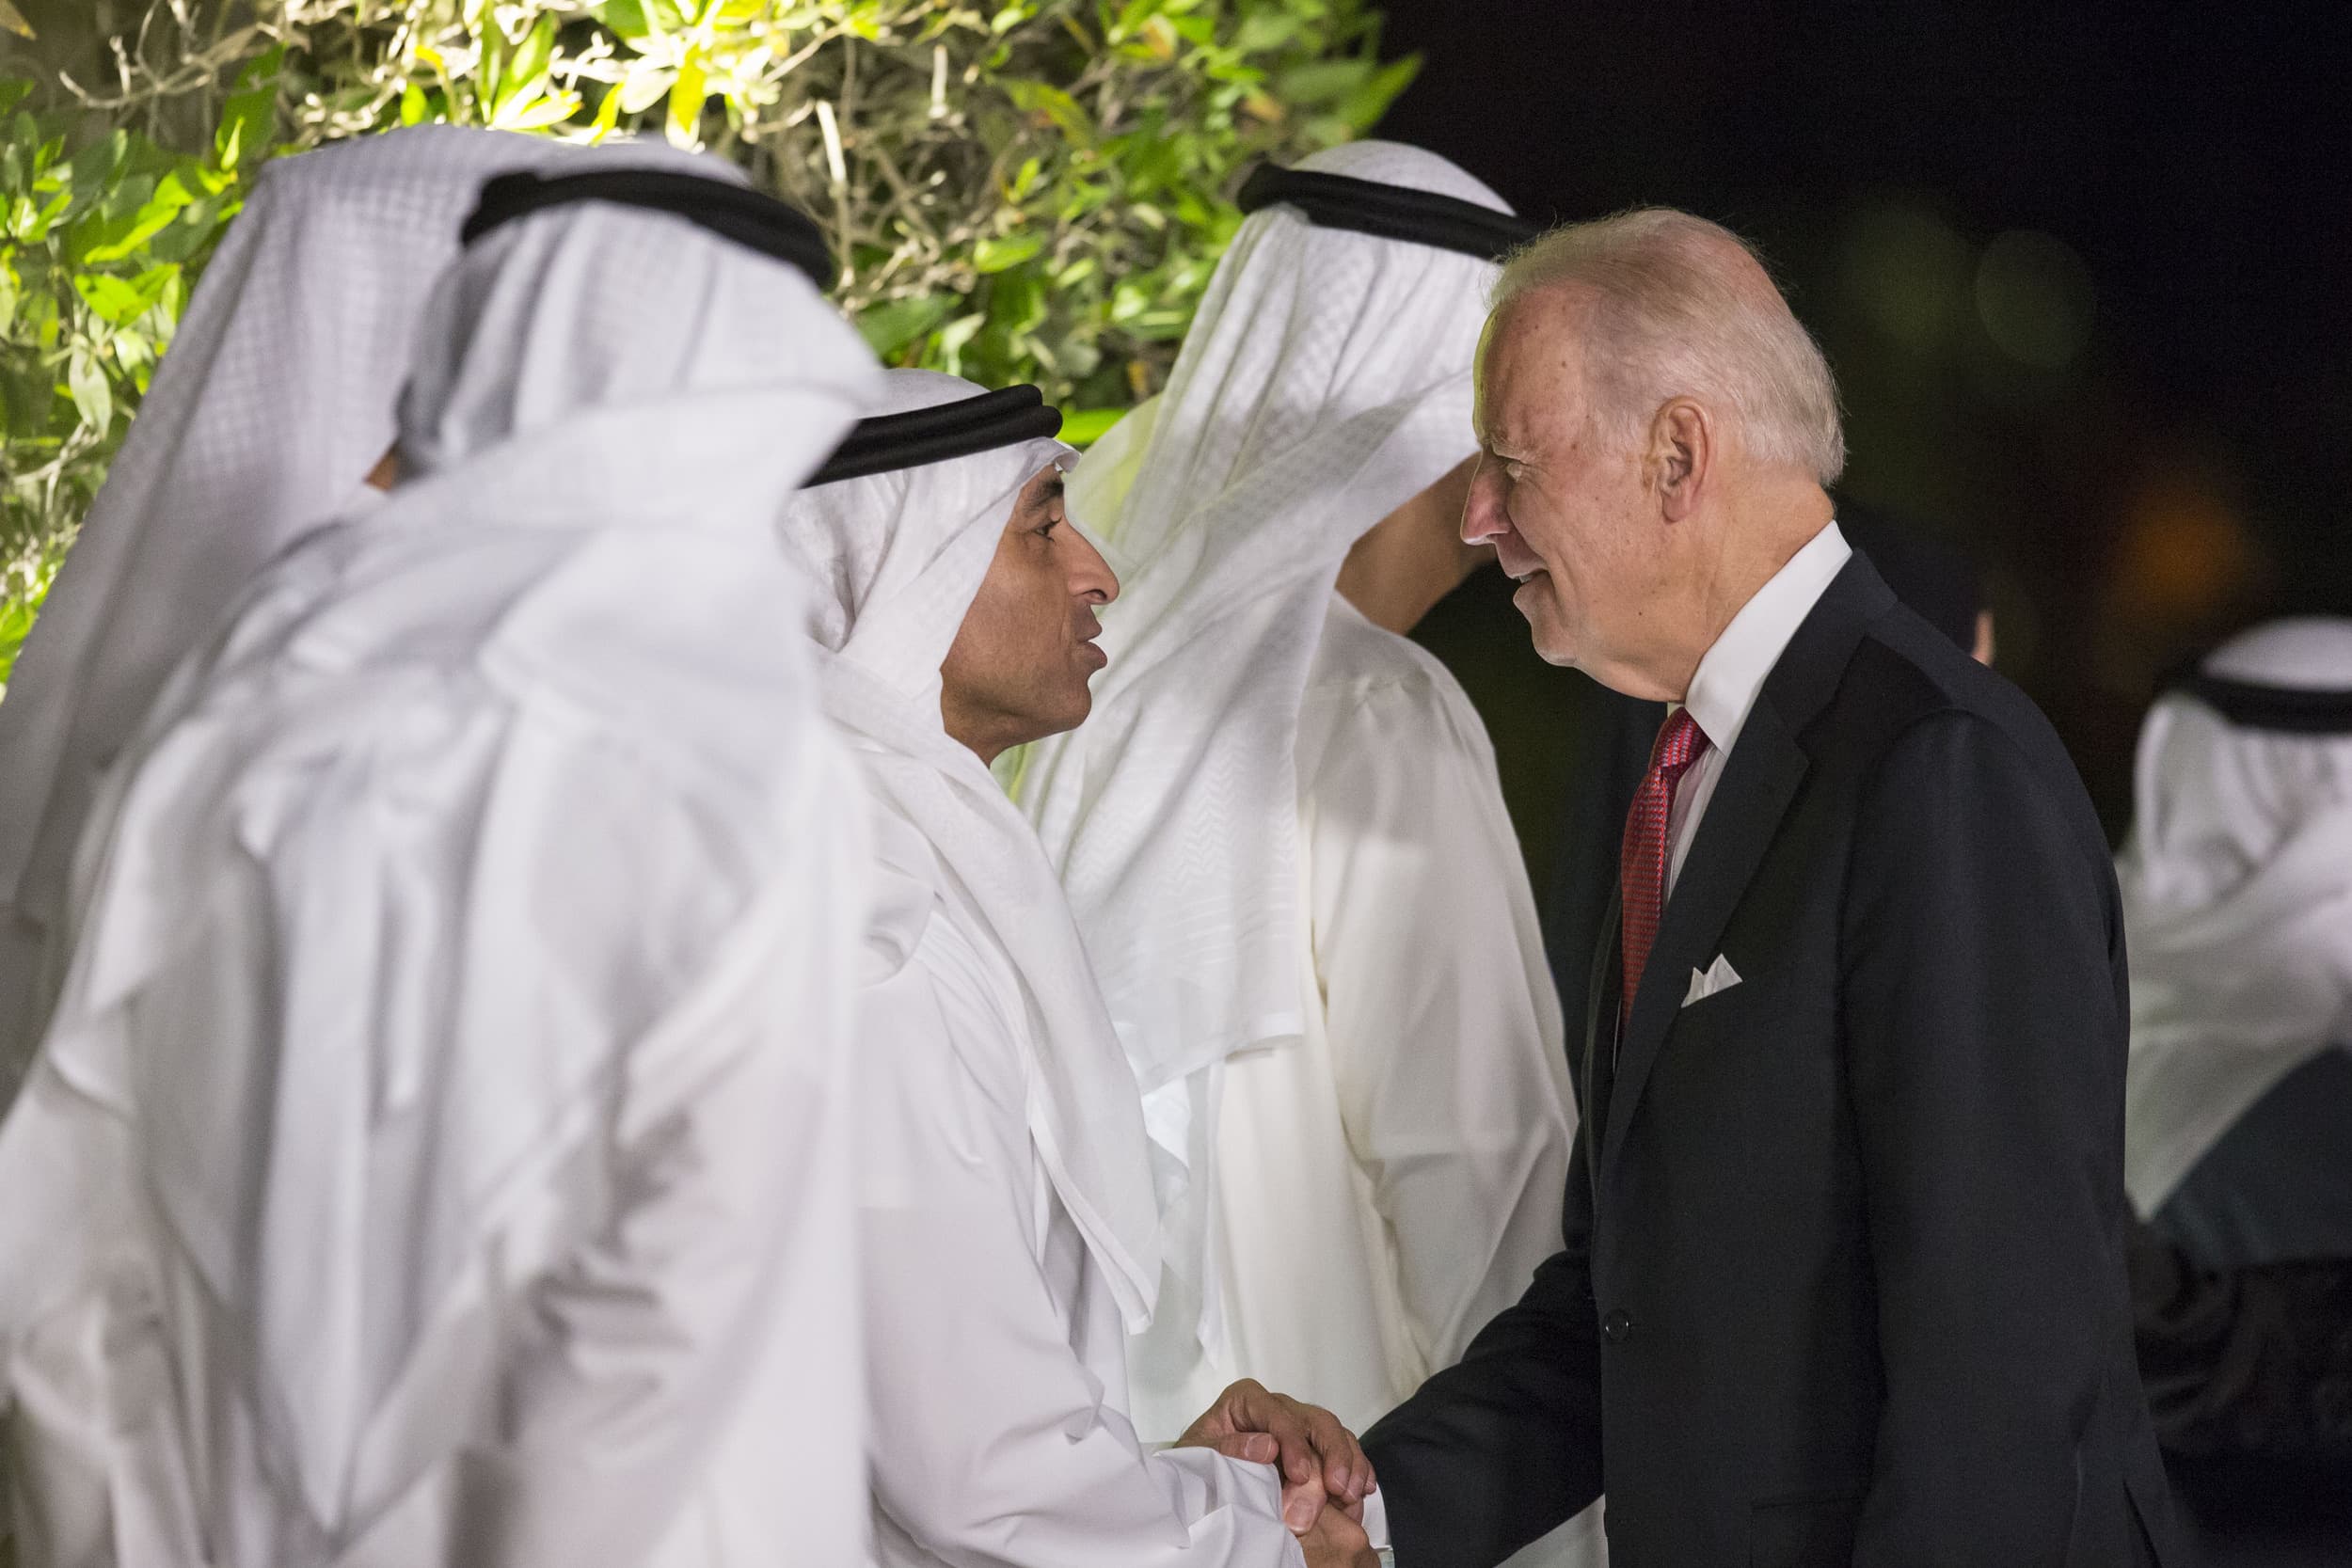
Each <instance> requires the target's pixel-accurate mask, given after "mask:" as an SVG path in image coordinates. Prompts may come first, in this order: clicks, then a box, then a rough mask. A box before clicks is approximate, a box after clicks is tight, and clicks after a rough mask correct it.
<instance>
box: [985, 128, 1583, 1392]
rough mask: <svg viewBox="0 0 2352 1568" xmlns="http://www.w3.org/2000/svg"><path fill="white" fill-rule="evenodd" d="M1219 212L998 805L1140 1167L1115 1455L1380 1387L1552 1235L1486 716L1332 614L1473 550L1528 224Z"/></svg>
mask: <svg viewBox="0 0 2352 1568" xmlns="http://www.w3.org/2000/svg"><path fill="white" fill-rule="evenodd" d="M1242 203H1243V205H1244V206H1245V207H1246V208H1251V209H1253V211H1252V213H1251V215H1250V216H1249V217H1248V220H1247V221H1245V222H1244V224H1243V225H1242V228H1241V231H1240V233H1239V234H1238V235H1237V236H1236V237H1235V239H1234V242H1233V245H1232V248H1231V249H1230V250H1229V251H1228V252H1227V253H1226V256H1225V259H1224V261H1222V262H1221V263H1220V264H1219V266H1218V268H1217V273H1216V278H1215V280H1214V281H1213V282H1212V283H1211V285H1210V288H1209V293H1208V297H1207V299H1206V301H1205V302H1204V303H1203V305H1202V307H1201V310H1200V316H1199V318H1198V320H1197V321H1196V322H1195V323H1194V325H1193V328H1192V331H1191V333H1190V335H1189V336H1188V337H1187V338H1186V339H1185V341H1184V350H1183V353H1182V354H1181V356H1179V357H1178V359H1177V363H1176V368H1175V371H1174V373H1173V374H1172V375H1171V376H1170V378H1169V381H1168V390H1167V392H1166V393H1165V394H1163V395H1162V396H1161V397H1159V398H1158V399H1157V400H1155V401H1154V402H1152V403H1150V404H1145V405H1144V406H1143V407H1142V408H1140V409H1138V410H1137V411H1136V413H1135V414H1133V415H1131V416H1130V417H1129V418H1128V420H1126V421H1125V422H1123V423H1122V424H1120V426H1118V427H1117V428H1115V429H1114V430H1113V431H1112V432H1111V433H1110V434H1109V435H1108V436H1105V437H1104V440H1103V441H1102V443H1101V444H1100V445H1098V446H1097V447H1096V448H1095V449H1094V450H1093V451H1091V452H1089V454H1088V456H1087V458H1086V460H1085V462H1084V463H1082V464H1081V465H1080V467H1079V468H1078V471H1077V473H1076V475H1075V476H1074V478H1073V495H1072V505H1073V510H1074V515H1075V516H1076V518H1077V520H1078V521H1079V522H1080V523H1081V524H1082V525H1084V526H1086V527H1088V528H1089V529H1093V530H1096V531H1099V532H1100V533H1101V534H1102V535H1103V537H1104V539H1105V540H1106V541H1107V543H1108V547H1109V548H1110V550H1111V552H1112V553H1113V555H1114V557H1115V559H1116V560H1117V561H1118V562H1120V566H1121V568H1122V571H1123V573H1124V576H1125V579H1126V583H1127V591H1126V594H1125V595H1124V596H1123V598H1122V599H1121V601H1120V604H1119V605H1118V606H1117V607H1115V609H1114V610H1113V611H1112V612H1111V613H1110V614H1109V615H1108V616H1106V621H1107V624H1108V632H1107V634H1106V646H1107V647H1109V649H1110V651H1111V663H1110V668H1109V669H1108V670H1106V671H1105V672H1104V673H1103V674H1102V675H1101V676H1100V677H1098V678H1097V680H1096V682H1095V698H1096V711H1095V713H1094V715H1093V716H1092V717H1091V718H1090V719H1089V720H1088V721H1087V723H1086V725H1085V726H1084V727H1083V728H1081V729H1080V730H1078V731H1077V732H1076V734H1074V735H1073V736H1070V737H1068V739H1067V740H1065V741H1061V742H1057V743H1055V744H1052V745H1049V746H1045V747H1041V748H1039V749H1038V751H1037V752H1036V754H1035V755H1034V756H1032V757H1031V758H1030V759H1029V762H1028V764H1027V767H1026V769H1025V773H1024V775H1023V776H1022V777H1021V779H1020V780H1019V782H1018V788H1019V792H1020V798H1021V800H1022V802H1023V804H1024V806H1025V809H1026V810H1027V811H1028V812H1029V814H1030V816H1031V817H1032V818H1033V819H1034V820H1035V821H1036V822H1037V823H1038V824H1039V828H1040V832H1041V836H1042V837H1043V839H1044V841H1045V844H1046V846H1047V848H1048V850H1049V852H1050V853H1052V854H1053V855H1054V857H1055V858H1056V861H1057V864H1058V865H1059V867H1060V869H1061V873H1062V879H1063V882H1064V884H1065V885H1066V886H1067V887H1068V888H1069V889H1070V893H1071V899H1072V903H1073V907H1074V908H1075V910H1076V911H1077V913H1078V922H1079V928H1080V929H1081V930H1083V931H1084V932H1085V933H1086V936H1087V942H1088V947H1089V951H1090V952H1091V953H1092V954H1093V955H1094V958H1095V961H1096V964H1097V967H1098V969H1099V971H1100V972H1101V974H1102V975H1103V977H1104V990H1105V994H1106V995H1107V996H1108V998H1109V1001H1110V1004H1111V1008H1112V1016H1113V1018H1114V1019H1115V1020H1116V1021H1117V1023H1118V1026H1119V1030H1120V1038H1121V1039H1122V1041H1123V1042H1124V1044H1125V1046H1126V1049H1127V1053H1128V1056H1129V1059H1130V1060H1131V1061H1132V1062H1133V1063H1134V1064H1135V1068H1136V1077H1137V1079H1138V1081H1139V1083H1140V1085H1141V1088H1142V1091H1143V1095H1144V1105H1145V1112H1144V1116H1145V1121H1146V1124H1147V1126H1148V1127H1149V1129H1150V1132H1151V1134H1152V1142H1153V1145H1154V1150H1153V1153H1154V1159H1155V1162H1156V1164H1157V1176H1158V1180H1159V1200H1160V1206H1161V1213H1162V1219H1163V1234H1164V1241H1165V1244H1166V1246H1167V1248H1168V1257H1167V1267H1168V1282H1167V1284H1166V1286H1165V1287H1164V1289H1163V1291H1162V1297H1161V1306H1160V1311H1159V1313H1158V1315H1157V1317H1156V1318H1155V1319H1154V1320H1153V1323H1152V1329H1151V1332H1150V1333H1149V1334H1148V1335H1146V1336H1144V1337H1143V1338H1140V1339H1139V1340H1138V1341H1137V1342H1136V1345H1135V1346H1134V1347H1133V1349H1132V1352H1131V1356H1130V1363H1131V1365H1132V1367H1133V1369H1134V1371H1135V1377H1136V1408H1137V1411H1138V1413H1139V1416H1138V1419H1139V1421H1140V1424H1141V1426H1142V1430H1143V1431H1144V1433H1145V1435H1147V1436H1152V1437H1168V1436H1171V1435H1173V1434H1174V1432H1175V1430H1176V1428H1177V1426H1178V1425H1179V1424H1180V1423H1181V1422H1182V1420H1183V1419H1184V1411H1186V1410H1188V1409H1191V1408H1194V1407H1196V1406H1197V1405H1198V1403H1199V1402H1200V1400H1202V1399H1204V1398H1207V1397H1208V1396H1209V1395H1210V1394H1212V1393H1214V1392H1215V1391H1216V1387H1217V1386H1219V1385H1220V1384H1221V1383H1223V1382H1224V1381H1225V1380H1227V1379H1228V1378H1230V1377H1232V1376H1234V1375H1236V1373H1237V1372H1239V1371H1241V1370H1248V1371H1251V1372H1254V1373H1257V1374H1259V1375H1261V1376H1263V1377H1265V1378H1266V1379H1267V1380H1268V1381H1270V1382H1274V1383H1277V1384H1278V1385H1279V1386H1284V1387H1291V1388H1295V1389H1296V1390H1297V1391H1298V1392H1299V1393H1301V1394H1303V1395H1306V1396H1308V1397H1310V1398H1312V1399H1314V1400H1317V1401H1318V1402H1324V1403H1327V1404H1329V1405H1330V1406H1331V1407H1332V1408H1333V1409H1335V1410H1336V1411H1338V1412H1339V1413H1340V1414H1341V1415H1342V1417H1343V1418H1345V1419H1347V1420H1349V1421H1368V1420H1370V1419H1372V1418H1375V1417H1377V1416H1378V1415H1379V1414H1380V1413H1382V1412H1383V1411H1385V1410H1387V1409H1389V1408H1390V1407H1391V1405H1393V1404H1394V1403H1395V1402H1397V1401H1398V1400H1400V1399H1403V1398H1404V1397H1405V1396H1406V1394H1408V1393H1410V1392H1411V1391H1412V1390H1413V1388H1414V1387H1416V1386H1418V1385H1419V1384H1420V1382H1421V1381H1422V1378H1424V1377H1426V1376H1427V1375H1428V1374H1429V1372H1430V1371H1431V1370H1434V1369H1436V1368H1438V1367H1442V1366H1445V1365H1446V1364H1448V1363H1449V1362H1451V1361H1452V1360H1453V1359H1454V1357H1455V1356H1456V1355H1458V1354H1460V1353H1461V1350H1462V1347H1463V1346H1464V1345H1465V1344H1467V1343H1468V1342H1469V1340H1470V1336H1471V1335H1472V1334H1474V1333H1476V1332H1477V1330H1478V1328H1479V1327H1480V1325H1481V1324H1483V1323H1485V1322H1486V1319H1487V1318H1488V1317H1490V1316H1492V1315H1493V1314H1494V1313H1495V1312H1496V1311H1498V1310H1500V1309H1501V1308H1502V1307H1503V1306H1505V1305H1507V1304H1508V1303H1509V1302H1510V1301H1512V1300H1513V1299H1514V1298H1515V1297H1516V1296H1517V1295H1518V1291H1520V1290H1522V1289H1523V1288H1524V1287H1525V1285H1526V1283H1527V1281H1528V1279H1529V1277H1530V1276H1531V1275H1532V1274H1533V1272H1534V1267H1535V1265H1536V1264H1537V1263H1538V1262H1540V1261H1541V1260H1542V1259H1543V1258H1545V1257H1546V1256H1547V1255H1549V1253H1550V1252H1551V1251H1552V1250H1553V1249H1554V1248H1555V1247H1556V1246H1557V1245H1558V1243H1559V1213H1560V1195H1561V1191H1562V1187H1563V1185H1564V1183H1565V1176H1566V1159H1567V1150H1568V1144H1569V1140H1570V1136H1571V1134H1572V1132H1573V1129H1574V1121H1575V1113H1574V1108H1573V1103H1572V1101H1571V1095H1570V1087H1569V1084H1568V1079H1567V1074H1566V1068H1565V1055H1564V1053H1563V1048H1562V1043H1561V1025H1560V1017H1559V1011H1558V1006H1557V1004H1556V1002H1555V1001H1554V998H1553V995H1552V990H1551V985H1550V980H1549V975H1548V974H1547V973H1546V971H1545V969H1544V962H1543V952H1542V942H1541V938H1540V935H1539V932H1538V928H1537V925H1536V921H1535V912H1534V898H1533V896H1532V895H1531V894H1530V893H1529V890H1528V885H1527V873H1526V870H1525V867H1524V864H1523V863H1522V862H1521V860H1520V858H1519V851H1518V842H1517V840H1516V839H1515V838H1514V836H1513V834H1512V831H1511V825H1510V822H1509V819H1508V818H1507V817H1506V816H1505V815H1504V811H1503V805H1502V791H1501V788H1500V785H1499V784H1498V782H1497V779H1496V775H1495V766H1494V758H1493V753H1492V752H1491V750H1490V749H1489V747H1488V744H1487V740H1486V731H1485V730H1484V728H1483V727H1482V726H1481V724H1480V722H1479V720H1478V717H1477V715H1476V714H1475V712H1474V711H1472V709H1471V707H1470V703H1469V700H1468V699H1467V698H1466V697H1465V696H1464V695H1463V693H1462V690H1461V689H1460V687H1459V686H1457V685H1456V684H1455V682H1454V679H1453V677H1452V676H1451V675H1449V674H1448V673H1446V671H1445V669H1444V667H1443V666H1441V665H1440V664H1438V661H1437V660H1436V659H1435V658H1434V657H1431V656H1430V655H1429V654H1427V653H1426V652H1424V651H1423V650H1422V649H1421V648H1419V647H1416V646H1415V645H1414V644H1412V643H1411V642H1408V641H1406V640H1405V639H1404V638H1403V637H1401V636H1399V635H1397V632H1396V630H1391V629H1384V627H1382V626H1378V625H1375V623H1374V622H1373V621H1372V620H1371V619H1369V618H1368V616H1367V614H1366V613H1365V612H1364V611H1363V610H1359V608H1358V607H1357V606H1356V605H1353V604H1351V603H1350V602H1349V601H1348V600H1347V599H1346V598H1344V597H1342V596H1339V595H1337V594H1334V593H1333V586H1334V582H1335V579H1340V580H1341V581H1342V583H1343V587H1345V588H1352V589H1353V590H1354V591H1355V592H1357V593H1359V594H1361V595H1362V597H1363V599H1364V602H1365V606H1366V608H1367V609H1369V610H1371V611H1372V612H1373V613H1376V614H1378V615H1380V616H1381V617H1382V618H1383V619H1384V620H1387V621H1389V622H1390V623H1391V626H1394V627H1396V628H1397V629H1398V630H1401V629H1402V628H1403V627H1405V626H1409V625H1410V624H1411V623H1412V622H1413V621H1415V620H1418V619H1419V618H1420V615H1421V614H1422V611H1423V610H1426V609H1427V608H1428V607H1429V605H1431V604H1433V603H1435V602H1436V600H1437V599H1438V597H1440V596H1441V595H1442V594H1445V593H1446V592H1447V591H1448V590H1450V589H1452V588H1453V587H1454V585H1455V584H1456V583H1458V582H1459V581H1460V579H1461V578H1462V576H1463V575H1464V573H1465V572H1466V571H1467V570H1468V569H1469V567H1470V565H1472V564H1473V563H1474V562H1476V560H1477V559H1478V558H1479V556H1478V553H1475V552H1470V551H1468V550H1466V548H1465V547H1464V546H1462V544H1461V543H1460V539H1459V532H1458V530H1459V517H1460V510H1461V504H1462V498H1463V495H1464V493H1465V487H1466V485H1467V482H1468V479H1469V467H1468V465H1469V462H1470V457H1471V454H1472V452H1473V449H1474V441H1473V437H1472V436H1471V433H1470V361H1471V358H1472V356H1473V355H1474V353H1475V351H1476V348H1477V338H1478V327H1479V323H1480V322H1481V320H1482V319H1483V317H1484V313H1485V309H1486V292H1487V290H1488V289H1489V288H1491V287H1492V286H1493V283H1494V281H1495V278H1496V277H1497V276H1498V268H1497V267H1496V265H1495V261H1494V259H1495V258H1496V257H1497V256H1498V255H1499V254H1501V253H1502V251H1503V250H1505V249H1507V248H1508V247H1509V245H1511V244H1512V243H1514V241H1515V240H1518V239H1521V238H1524V237H1526V235H1527V234H1528V233H1529V232H1531V231H1532V230H1531V227H1530V226H1528V225H1525V224H1522V223H1521V222H1519V221H1518V219H1516V218H1514V217H1513V216H1512V215H1511V214H1510V211H1509V209H1508V208H1506V207H1505V206H1504V205H1503V203H1502V199H1501V198H1498V197H1497V196H1495V194H1494V193H1493V192H1492V191H1489V190H1488V189H1487V188H1486V186H1485V185H1483V184H1481V183H1479V182H1477V181H1476V180H1473V179H1471V178H1470V176H1469V175H1467V174H1465V173H1463V172H1462V171H1461V170H1460V169H1458V168H1456V167H1454V166H1453V165H1452V164H1449V163H1448V162H1446V161H1445V160H1444V159H1442V158H1439V157H1438V156H1437V155H1435V154H1434V153H1429V152H1424V151H1422V150H1419V149H1416V148H1410V147H1401V146H1397V145H1395V144H1392V143H1383V142H1361V143H1357V144H1355V145H1352V146H1348V147H1343V148H1339V149H1336V150H1332V151H1329V152H1324V153H1318V154H1316V155H1315V156H1313V157H1311V158H1310V159H1308V160H1306V162H1304V163H1303V164H1301V165H1300V166H1298V167H1297V168H1295V169H1289V170H1284V169H1271V168H1270V169H1262V170H1260V171H1259V173H1258V174H1257V175H1255V176H1253V177H1252V178H1251V180H1250V182H1248V185H1246V186H1245V187H1244V189H1243V192H1242ZM1359 543H1360V544H1361V545H1362V546H1364V547H1363V548H1362V549H1361V550H1357V549H1356V547H1357V546H1359ZM1352 551H1353V552H1354V553H1353V554H1351V552H1352ZM1343 562H1345V563H1346V564H1347V566H1348V567H1349V568H1350V570H1349V574H1348V576H1347V578H1341V573H1342V567H1343Z"/></svg>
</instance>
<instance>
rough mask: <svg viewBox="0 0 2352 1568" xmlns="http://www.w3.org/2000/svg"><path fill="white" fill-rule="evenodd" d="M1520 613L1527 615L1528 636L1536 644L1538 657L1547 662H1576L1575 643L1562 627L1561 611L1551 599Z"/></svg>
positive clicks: (1536, 655)
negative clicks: (1552, 604) (1553, 604)
mask: <svg viewBox="0 0 2352 1568" xmlns="http://www.w3.org/2000/svg"><path fill="white" fill-rule="evenodd" d="M1520 613H1521V614H1523V615H1525V616H1526V617H1527V637H1528V641H1531V642H1533V643H1534V645H1535V657H1538V658H1540V659H1542V660H1543V661H1544V662H1545V663H1546V664H1558V665H1563V666H1566V665H1573V664H1574V663H1575V662H1576V648H1575V645H1574V643H1573V642H1572V641H1570V639H1569V638H1568V637H1567V635H1566V634H1565V632H1563V631H1562V630H1561V629H1560V616H1559V612H1558V611H1557V610H1554V609H1553V608H1552V606H1551V605H1550V603H1549V601H1542V602H1539V603H1537V604H1536V605H1535V606H1534V607H1533V608H1522V609H1521V610H1520Z"/></svg>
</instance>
